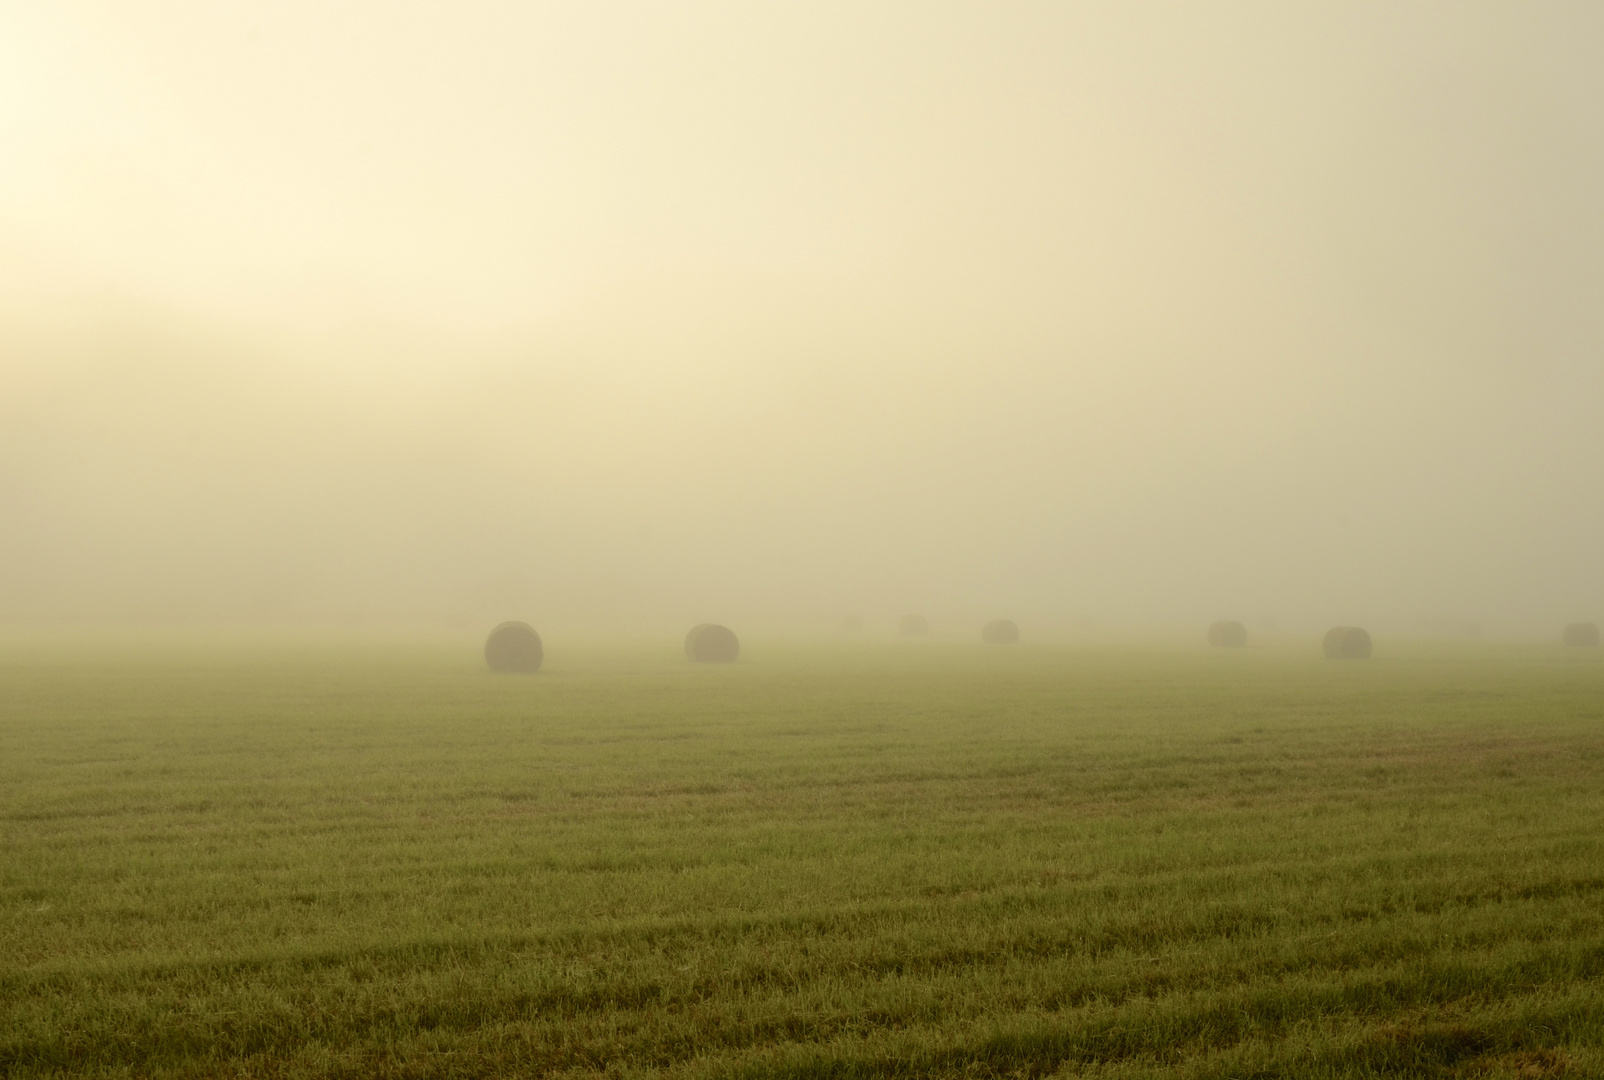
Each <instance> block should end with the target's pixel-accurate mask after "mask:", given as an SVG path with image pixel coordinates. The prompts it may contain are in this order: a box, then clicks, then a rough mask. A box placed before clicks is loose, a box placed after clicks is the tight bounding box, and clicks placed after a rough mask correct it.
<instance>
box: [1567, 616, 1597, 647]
mask: <svg viewBox="0 0 1604 1080" xmlns="http://www.w3.org/2000/svg"><path fill="white" fill-rule="evenodd" d="M1565 644H1567V645H1569V646H1570V647H1571V648H1573V649H1596V648H1598V623H1590V622H1573V623H1571V624H1570V625H1569V626H1567V627H1566V628H1565Z"/></svg>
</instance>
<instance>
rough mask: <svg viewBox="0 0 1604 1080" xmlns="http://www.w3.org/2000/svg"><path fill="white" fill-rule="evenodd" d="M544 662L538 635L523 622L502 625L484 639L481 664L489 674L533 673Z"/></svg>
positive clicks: (544, 656)
mask: <svg viewBox="0 0 1604 1080" xmlns="http://www.w3.org/2000/svg"><path fill="white" fill-rule="evenodd" d="M545 659H546V650H545V648H544V647H542V645H541V644H540V635H539V634H537V633H535V628H534V627H532V626H530V625H529V624H528V623H526V622H517V621H512V622H504V623H502V624H501V625H500V626H498V627H496V628H495V629H494V630H492V631H490V636H489V637H487V638H485V663H487V664H489V665H490V670H491V671H522V672H535V671H539V670H540V664H541V661H543V660H545Z"/></svg>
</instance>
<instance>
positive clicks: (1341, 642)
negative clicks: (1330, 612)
mask: <svg viewBox="0 0 1604 1080" xmlns="http://www.w3.org/2000/svg"><path fill="white" fill-rule="evenodd" d="M1324 648H1325V653H1326V659H1327V660H1366V659H1368V658H1369V656H1370V635H1369V634H1368V633H1367V632H1366V631H1364V630H1361V629H1359V628H1358V627H1357V626H1333V627H1332V628H1331V629H1329V630H1327V631H1326V638H1325V643H1324Z"/></svg>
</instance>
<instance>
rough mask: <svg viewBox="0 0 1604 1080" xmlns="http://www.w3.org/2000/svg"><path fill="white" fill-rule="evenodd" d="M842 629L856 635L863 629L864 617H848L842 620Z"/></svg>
mask: <svg viewBox="0 0 1604 1080" xmlns="http://www.w3.org/2000/svg"><path fill="white" fill-rule="evenodd" d="M841 629H842V630H844V631H846V632H847V633H849V634H855V633H857V632H858V631H859V630H862V629H863V616H861V615H848V616H846V617H845V618H843V619H842V620H841Z"/></svg>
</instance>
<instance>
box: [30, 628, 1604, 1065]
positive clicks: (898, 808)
mask: <svg viewBox="0 0 1604 1080" xmlns="http://www.w3.org/2000/svg"><path fill="white" fill-rule="evenodd" d="M458 644H460V647H453V646H452V644H451V643H443V642H438V641H421V640H387V641H378V640H373V641H369V642H365V643H364V642H358V641H355V640H344V641H330V640H325V641H322V642H313V641H307V642H294V641H288V640H278V641H276V642H268V641H263V642H257V643H256V644H254V645H249V644H247V643H240V642H235V643H233V644H224V645H211V646H206V647H198V646H197V647H195V648H192V649H186V648H179V647H178V646H176V645H174V644H171V643H168V644H162V643H160V642H145V643H143V644H140V643H133V642H106V641H102V642H100V643H99V644H84V643H82V642H73V641H69V640H65V639H57V640H54V641H53V642H41V641H39V640H29V639H25V638H11V639H8V640H6V641H4V642H0V1074H3V1075H6V1076H11V1077H33V1076H48V1075H68V1074H72V1075H99V1076H138V1077H169V1076H191V1077H198V1076H263V1077H268V1076H340V1077H372V1076H378V1077H433V1076H440V1077H450V1076H463V1077H468V1076H501V1075H551V1074H564V1073H572V1074H576V1075H586V1074H592V1073H607V1074H610V1075H621V1076H629V1075H660V1074H668V1075H673V1076H695V1077H756V1076H791V1077H825V1076H839V1077H852V1076H923V1075H952V1076H993V1075H998V1076H1001V1075H1027V1076H1041V1075H1050V1074H1055V1073H1056V1074H1061V1075H1084V1076H1095V1077H1138V1076H1153V1077H1221V1078H1224V1077H1280V1076H1287V1077H1292V1076H1296V1077H1323V1076H1330V1077H1337V1076H1342V1077H1359V1076H1423V1077H1433V1076H1444V1077H1446V1076H1455V1077H1457V1076H1466V1077H1470V1076H1476V1077H1481V1076H1561V1075H1565V1076H1604V978H1601V976H1604V662H1601V657H1600V656H1598V655H1596V653H1597V651H1596V650H1570V651H1566V650H1562V649H1560V648H1559V647H1558V646H1552V647H1550V646H1539V645H1499V644H1493V643H1462V644H1456V645H1451V646H1450V645H1429V644H1406V645H1399V644H1397V643H1388V642H1386V641H1385V640H1383V639H1380V638H1378V642H1377V651H1376V656H1375V658H1374V659H1372V660H1370V661H1365V662H1346V663H1345V662H1330V661H1326V660H1324V659H1322V658H1320V656H1319V651H1318V641H1317V639H1315V638H1310V639H1308V640H1302V639H1293V638H1290V637H1289V638H1288V639H1286V640H1284V641H1281V642H1277V643H1271V644H1268V645H1264V646H1262V647H1255V648H1251V649H1248V650H1245V651H1223V650H1216V651H1212V652H1211V651H1209V650H1206V649H1204V648H1202V647H1201V646H1191V645H1186V646H1182V645H1180V644H1174V645H1150V646H1138V645H1129V646H1123V647H1114V646H1092V645H1070V644H1065V645H1061V646H1052V647H1049V646H1037V645H1028V644H1027V645H1023V646H1019V647H1016V648H992V649H987V648H984V647H982V646H980V645H978V644H975V645H969V644H962V645H960V644H955V643H939V642H930V643H921V644H920V645H918V646H915V645H911V644H909V645H902V644H892V643H889V642H887V643H881V644H874V643H865V644H862V645H859V646H857V647H853V648H848V647H846V646H845V645H823V644H814V645H808V644H797V643H792V644H783V643H764V642H763V641H761V640H752V641H749V642H748V643H747V645H746V655H745V656H744V657H743V660H742V662H741V663H739V664H737V665H733V666H697V665H691V664H688V663H686V662H685V661H684V660H683V658H682V657H680V656H679V655H678V654H677V642H674V641H668V642H666V643H665V644H662V645H648V646H636V645H618V646H615V647H607V648H604V647H600V646H587V647H586V648H584V649H581V650H577V651H575V650H573V649H565V648H564V647H563V646H562V645H561V644H560V643H558V642H553V641H548V642H547V649H548V656H547V666H546V669H545V670H544V671H542V672H541V673H540V674H539V675H536V676H532V677H518V676H501V677H497V676H492V675H490V674H488V673H486V672H485V671H484V670H483V668H482V663H481V661H480V660H479V657H478V655H477V643H475V642H471V641H464V642H461V643H458Z"/></svg>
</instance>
